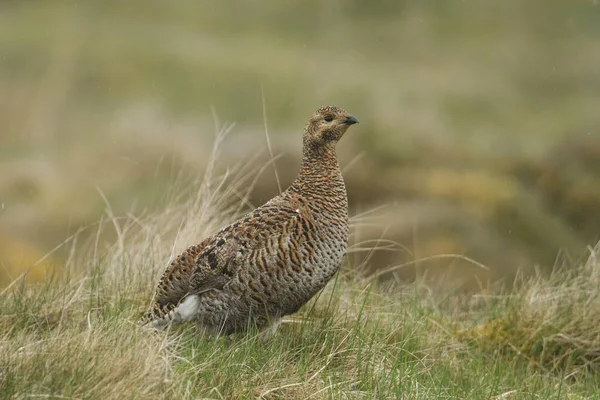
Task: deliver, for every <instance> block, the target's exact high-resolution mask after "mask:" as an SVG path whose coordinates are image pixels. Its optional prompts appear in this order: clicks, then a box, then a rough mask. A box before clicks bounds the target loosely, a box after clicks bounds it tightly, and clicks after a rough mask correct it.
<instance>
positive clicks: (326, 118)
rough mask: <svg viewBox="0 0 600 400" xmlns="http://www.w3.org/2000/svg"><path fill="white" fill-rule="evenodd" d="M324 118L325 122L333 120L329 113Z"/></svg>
mask: <svg viewBox="0 0 600 400" xmlns="http://www.w3.org/2000/svg"><path fill="white" fill-rule="evenodd" d="M324 119H325V121H326V122H331V121H333V117H332V116H331V115H326V116H325V118H324Z"/></svg>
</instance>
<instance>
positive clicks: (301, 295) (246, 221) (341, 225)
mask: <svg viewBox="0 0 600 400" xmlns="http://www.w3.org/2000/svg"><path fill="white" fill-rule="evenodd" d="M356 123H358V119H356V118H355V117H354V116H352V115H350V114H348V113H347V112H346V111H345V110H344V109H342V108H339V107H336V106H322V107H320V108H319V109H318V110H317V111H316V112H315V113H314V114H313V115H312V116H311V117H310V118H309V119H308V121H307V122H306V125H305V127H304V134H303V147H302V162H301V166H300V171H299V173H298V175H297V177H296V179H295V180H294V181H293V182H292V184H291V185H290V186H289V187H288V188H287V189H286V190H284V191H283V192H281V193H280V194H279V195H277V196H276V197H274V198H272V199H271V200H269V201H267V202H266V203H265V204H263V205H262V206H260V207H258V208H256V209H255V210H253V211H251V212H250V213H248V214H246V215H245V216H243V217H242V218H240V219H238V220H237V221H235V222H233V223H232V224H230V225H228V226H226V227H224V228H222V229H220V230H219V231H218V232H216V233H214V234H212V235H210V236H209V237H207V238H205V239H204V240H202V241H201V242H200V243H199V244H197V245H194V246H191V247H189V248H188V249H187V250H185V251H184V252H183V253H182V254H181V255H179V256H178V257H176V258H175V259H174V260H173V261H172V262H171V263H170V264H169V265H168V267H167V268H166V269H165V271H164V273H163V274H162V276H161V278H160V280H159V282H158V285H157V287H156V291H155V295H154V297H153V300H152V305H151V306H150V309H149V312H147V313H146V314H144V315H143V316H142V318H141V319H140V320H139V324H140V325H149V326H152V327H154V328H161V327H164V326H167V325H172V324H179V323H184V322H196V323H197V324H198V325H199V326H201V327H203V328H204V329H206V330H208V331H211V332H215V333H217V334H232V333H235V332H243V331H247V330H248V329H250V327H252V326H254V327H255V328H257V329H258V330H259V331H261V332H264V331H267V330H268V329H269V328H270V329H276V327H277V326H278V324H279V322H280V321H281V318H282V317H284V316H286V315H291V314H294V313H296V312H297V311H298V310H299V309H300V308H301V307H302V306H303V305H304V304H306V303H307V302H308V301H309V300H310V299H311V298H312V297H313V296H315V295H316V294H317V293H318V292H319V291H320V290H321V289H323V288H324V287H325V286H326V284H327V283H328V282H329V280H330V279H331V278H332V277H333V276H334V275H335V273H336V272H337V271H338V270H339V269H340V266H341V265H342V262H343V259H344V256H345V254H346V250H347V246H348V232H349V224H348V198H347V194H346V186H345V183H344V179H343V177H342V173H341V170H340V166H339V163H338V159H337V155H336V144H337V143H338V141H339V140H340V139H341V138H342V136H343V135H344V133H345V132H346V130H347V129H348V128H349V127H350V126H351V125H354V124H356Z"/></svg>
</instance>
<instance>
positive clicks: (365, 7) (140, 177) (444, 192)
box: [0, 0, 600, 286]
mask: <svg viewBox="0 0 600 400" xmlns="http://www.w3.org/2000/svg"><path fill="white" fill-rule="evenodd" d="M263 93H264V102H265V105H266V113H267V120H268V128H269V135H270V137H271V141H272V144H273V148H274V153H275V154H280V153H282V154H283V156H282V157H281V158H278V159H277V161H276V166H277V168H278V171H279V175H280V178H281V181H282V185H283V186H284V187H285V186H287V184H289V183H290V182H291V181H292V180H293V178H294V177H295V175H296V173H297V170H298V163H299V157H300V152H301V134H302V127H303V125H304V122H305V120H306V119H307V117H308V116H309V115H310V114H311V113H312V112H313V111H314V110H315V109H316V108H317V107H319V106H320V105H322V104H335V105H338V106H342V107H344V108H346V109H347V110H348V111H349V112H351V113H352V114H354V115H355V116H357V117H358V118H359V119H360V121H361V124H360V125H358V126H356V127H353V129H351V130H350V131H349V134H348V135H346V136H345V138H344V140H343V141H342V142H341V143H340V145H339V154H340V161H341V164H342V167H343V168H344V174H345V178H346V184H347V188H348V193H349V197H350V203H351V213H352V214H353V215H356V214H358V213H363V212H365V211H368V210H372V209H375V208H377V207H378V206H381V205H385V206H384V207H383V208H379V209H377V211H376V212H375V213H374V214H373V215H377V216H378V218H374V219H373V220H372V221H371V222H372V223H368V224H364V226H362V227H361V228H360V229H358V230H357V233H356V235H355V236H354V238H353V240H354V242H361V241H363V240H368V239H378V238H382V239H389V240H393V241H396V242H397V243H399V244H400V245H401V246H399V249H398V250H397V251H381V252H376V253H375V254H368V255H367V256H365V254H362V253H355V254H353V255H351V256H352V257H363V258H364V257H367V258H368V263H366V264H368V266H367V268H369V269H373V270H375V269H378V270H381V269H385V268H388V267H391V266H399V265H402V264H404V263H411V262H413V261H414V260H422V261H419V262H416V263H412V264H409V265H406V266H405V267H398V268H396V270H395V271H396V273H395V274H394V277H395V278H396V279H406V280H410V279H413V278H414V277H415V276H418V275H419V274H421V275H423V276H425V275H426V276H429V277H431V278H432V279H438V280H440V281H443V282H454V283H456V282H458V283H459V284H461V285H465V286H477V285H481V284H482V283H481V282H484V281H486V280H490V281H494V280H497V279H501V278H505V279H506V280H510V279H512V277H514V275H515V273H516V272H517V270H523V271H526V272H527V271H531V270H532V268H534V267H535V266H538V267H539V268H541V269H545V270H547V271H549V270H550V269H551V268H552V267H553V266H555V265H556V264H561V263H569V262H571V261H572V260H573V259H576V258H577V257H580V256H582V255H584V254H585V251H586V245H588V244H594V243H595V242H596V241H597V240H598V239H600V207H599V205H600V132H599V126H600V107H599V101H600V5H599V4H598V0H580V1H565V0H530V1H521V0H505V1H495V0H494V1H492V0H477V1H475V0H462V1H457V0H447V1H428V0H388V1H384V0H376V1H369V2H367V1H360V0H327V1H317V0H296V1H275V0H272V1H263V2H255V1H245V2H244V1H231V0H221V1H218V2H217V1H213V2H200V1H191V0H189V1H184V0H181V1H172V2H164V1H154V0H145V1H141V0H130V1H127V2H123V1H110V0H105V1H78V2H61V1H35V0H29V1H26V0H21V1H6V0H5V1H0V286H2V285H6V284H7V283H9V282H11V281H12V280H13V279H14V278H16V277H17V276H19V274H20V273H21V272H22V271H23V270H24V269H27V268H30V267H32V266H33V265H36V263H37V265H36V266H35V267H34V268H32V269H31V272H30V279H32V280H36V279H37V280H41V279H43V277H44V274H45V272H44V271H45V268H47V267H48V266H54V267H55V268H57V269H59V270H60V268H61V265H64V262H65V260H66V259H67V258H68V257H69V246H65V247H64V248H60V249H58V250H57V251H54V252H52V254H51V255H50V256H48V257H46V258H44V259H43V261H42V262H38V261H39V260H40V259H41V258H42V257H43V256H44V255H46V254H47V253H49V252H51V251H52V250H53V249H54V248H55V247H56V246H57V245H59V244H60V243H62V242H63V241H64V240H65V239H67V238H68V237H69V236H70V235H72V234H74V233H75V232H77V231H78V229H80V228H81V227H86V226H88V227H89V226H93V224H94V223H95V222H96V221H98V220H99V219H100V218H101V216H102V215H105V212H106V202H105V201H104V200H103V198H102V195H101V194H100V192H102V193H103V194H104V196H105V197H106V199H107V201H108V203H109V204H110V206H111V208H112V211H113V212H114V214H115V215H125V214H126V213H128V212H133V213H134V214H135V213H136V212H141V211H143V210H154V211H160V210H161V209H164V207H165V203H164V199H165V196H166V194H168V193H170V192H172V191H173V190H174V189H173V181H174V180H178V181H179V182H181V181H184V182H185V181H188V182H192V181H194V180H196V179H199V178H200V177H201V176H202V174H203V171H204V169H205V167H206V163H207V161H208V159H209V155H210V153H211V150H212V144H213V141H214V136H215V122H214V118H213V111H212V110H213V109H214V110H215V112H216V114H217V115H218V117H219V120H220V121H231V122H235V123H236V126H235V128H234V129H233V130H232V132H231V133H230V134H229V136H228V137H227V138H226V139H225V141H224V143H223V146H222V149H221V150H222V152H221V156H220V158H219V160H218V163H219V166H218V167H219V168H220V169H221V170H225V169H226V168H231V167H233V166H234V165H237V164H239V162H240V160H254V161H253V162H254V163H256V165H258V166H260V165H264V164H265V163H266V162H267V161H268V160H269V158H270V156H269V153H268V152H267V151H266V148H267V146H266V140H265V132H264V123H263ZM256 154H260V155H261V156H260V157H254V156H255V155H256ZM253 157H254V158H253ZM277 190H278V189H277V182H276V179H275V176H274V174H273V170H272V169H271V168H265V169H264V171H263V172H262V173H261V174H260V176H259V177H258V181H257V186H256V188H255V189H254V190H253V192H252V198H251V202H252V203H253V204H254V205H259V204H260V203H262V202H264V201H266V200H268V199H269V198H270V197H272V196H273V195H275V194H276V193H277ZM373 221H375V222H373ZM87 234H95V229H88V230H87V231H84V232H83V233H82V235H84V236H85V235H87ZM106 240H109V238H107V239H106ZM165 245H168V244H165ZM440 254H457V255H462V256H465V257H469V258H473V259H475V260H477V261H479V262H481V263H483V264H485V265H487V266H488V267H489V270H487V271H485V270H483V269H481V268H479V267H476V266H474V265H472V264H471V263H469V262H468V261H466V260H465V259H460V258H456V257H455V258H441V257H437V258H436V257H434V258H433V259H428V258H427V257H429V256H436V255H440ZM423 259H424V260H423ZM165 261H166V260H165ZM507 278H508V279H507Z"/></svg>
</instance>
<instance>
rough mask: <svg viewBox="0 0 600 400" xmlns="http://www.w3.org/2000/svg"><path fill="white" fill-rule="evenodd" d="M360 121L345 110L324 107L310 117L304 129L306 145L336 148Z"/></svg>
mask: <svg viewBox="0 0 600 400" xmlns="http://www.w3.org/2000/svg"><path fill="white" fill-rule="evenodd" d="M357 123H358V120H357V119H356V118H355V117H353V116H352V115H350V114H348V113H347V112H346V111H345V110H344V109H342V108H339V107H336V106H323V107H321V108H319V109H318V110H317V111H315V113H314V114H313V115H312V116H311V117H310V119H309V120H308V122H307V123H306V127H305V129H304V143H305V145H309V146H311V147H335V144H336V143H337V142H338V140H340V139H341V138H342V136H344V133H346V130H347V129H348V127H349V126H350V125H354V124H357Z"/></svg>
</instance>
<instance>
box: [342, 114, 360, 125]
mask: <svg viewBox="0 0 600 400" xmlns="http://www.w3.org/2000/svg"><path fill="white" fill-rule="evenodd" d="M344 124H346V125H354V124H358V120H357V119H356V118H354V117H353V116H352V115H349V116H348V117H346V120H345V121H344Z"/></svg>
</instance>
